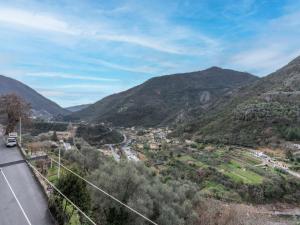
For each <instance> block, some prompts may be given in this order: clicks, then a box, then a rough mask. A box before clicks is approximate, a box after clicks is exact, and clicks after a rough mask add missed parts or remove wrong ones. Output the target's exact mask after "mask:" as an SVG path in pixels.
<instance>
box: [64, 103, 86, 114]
mask: <svg viewBox="0 0 300 225" xmlns="http://www.w3.org/2000/svg"><path fill="white" fill-rule="evenodd" d="M90 105H91V104H83V105H75V106H70V107H67V108H65V109H66V110H68V111H70V112H77V111H80V110H82V109H85V108H87V107H89V106H90Z"/></svg>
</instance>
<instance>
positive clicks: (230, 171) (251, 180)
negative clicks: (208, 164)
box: [220, 160, 263, 184]
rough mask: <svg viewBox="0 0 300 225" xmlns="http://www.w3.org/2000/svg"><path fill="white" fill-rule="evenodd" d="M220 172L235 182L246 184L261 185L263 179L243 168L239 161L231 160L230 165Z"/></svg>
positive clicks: (222, 167) (221, 168)
mask: <svg viewBox="0 0 300 225" xmlns="http://www.w3.org/2000/svg"><path fill="white" fill-rule="evenodd" d="M220 172H222V173H224V174H225V175H227V176H228V177H230V178H231V179H232V180H234V181H235V182H237V183H239V182H243V183H246V184H261V183H262V181H263V177H262V176H260V175H258V174H257V173H255V172H253V171H251V170H249V169H246V168H245V167H243V166H241V165H240V164H239V163H238V162H237V161H234V160H231V161H230V162H229V163H228V164H223V165H222V166H221V167H220Z"/></svg>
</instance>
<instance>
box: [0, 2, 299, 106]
mask: <svg viewBox="0 0 300 225" xmlns="http://www.w3.org/2000/svg"><path fill="white" fill-rule="evenodd" d="M299 37H300V2H299V1H294V0H258V1H255V0H239V1H237V0H163V1H162V0H151V1H150V0H149V1H144V0H143V1H142V0H124V1H121V0H118V1H117V0H109V1H107V0H106V1H102V0H97V1H96V0H94V1H92V0H55V1H53V0H16V1H14V0H11V1H4V0H0V74H3V75H6V76H8V77H12V78H15V79H17V80H20V81H22V82H24V83H26V84H27V85H29V86H31V87H33V88H34V89H36V90H37V91H38V92H40V93H41V94H43V95H44V96H46V97H48V98H50V99H52V100H54V101H56V102H57V103H59V104H60V105H62V106H71V105H77V104H82V103H91V102H95V101H96V100H99V99H101V98H102V97H104V96H107V95H109V94H112V93H116V92H119V91H122V90H126V89H128V88H130V87H132V86H134V85H137V84H140V83H142V82H143V81H145V80H147V79H149V78H150V77H153V76H158V75H164V74H171V73H179V72H188V71H196V70H202V69H205V68H207V67H210V66H220V67H224V68H231V69H236V70H241V71H247V72H251V73H253V74H256V75H259V76H264V75H266V74H268V73H270V72H272V71H274V70H276V69H278V68H279V67H281V66H282V65H284V64H286V63H287V62H289V61H290V60H291V59H293V58H294V57H296V56H298V55H300V38H299Z"/></svg>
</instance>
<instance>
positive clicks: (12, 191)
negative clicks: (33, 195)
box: [0, 168, 32, 225]
mask: <svg viewBox="0 0 300 225" xmlns="http://www.w3.org/2000/svg"><path fill="white" fill-rule="evenodd" d="M0 170H1V173H2V175H3V177H4V179H5V181H6V183H7V185H8V187H9V189H10V191H11V193H12V194H13V196H14V198H15V199H16V201H17V203H18V205H19V207H20V209H21V211H22V213H23V215H24V217H25V219H26V221H27V223H28V224H29V225H32V224H31V222H30V221H29V219H28V217H27V215H26V213H25V211H24V209H23V207H22V205H21V203H20V202H19V200H18V198H17V196H16V194H15V192H14V190H13V189H12V187H11V186H10V183H9V182H8V180H7V178H6V176H5V174H4V172H3V170H2V169H1V168H0Z"/></svg>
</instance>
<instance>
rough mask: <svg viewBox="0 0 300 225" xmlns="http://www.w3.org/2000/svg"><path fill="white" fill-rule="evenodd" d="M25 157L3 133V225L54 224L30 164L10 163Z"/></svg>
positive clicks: (0, 190)
mask: <svg viewBox="0 0 300 225" xmlns="http://www.w3.org/2000/svg"><path fill="white" fill-rule="evenodd" d="M22 159H23V158H22V155H21V153H20V152H19V150H18V149H17V148H7V147H6V146H5V144H4V141H3V138H2V136H0V225H53V224H54V222H53V221H52V219H51V216H50V213H49V211H48V207H47V200H46V197H45V195H44V193H43V192H42V190H41V187H40V186H39V184H38V183H37V181H36V180H35V178H34V177H33V174H32V172H31V171H30V169H29V168H28V166H27V164H26V163H25V162H20V163H16V164H11V165H7V163H11V162H14V161H19V160H22ZM3 165H5V166H4V167H2V166H3Z"/></svg>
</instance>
